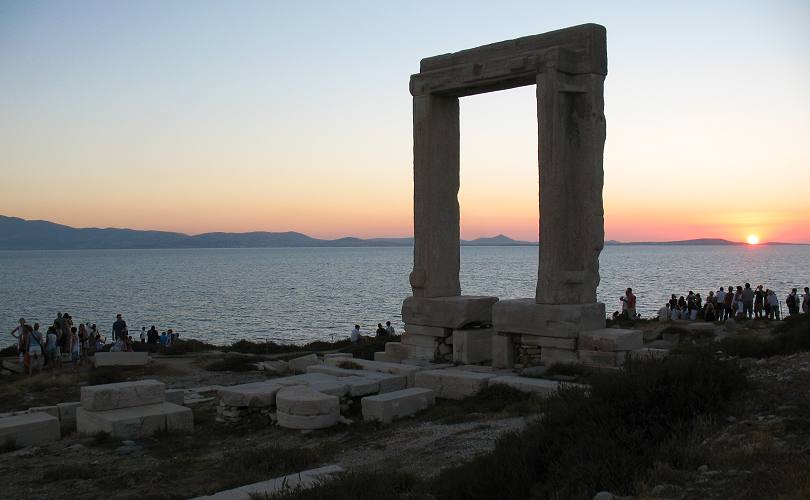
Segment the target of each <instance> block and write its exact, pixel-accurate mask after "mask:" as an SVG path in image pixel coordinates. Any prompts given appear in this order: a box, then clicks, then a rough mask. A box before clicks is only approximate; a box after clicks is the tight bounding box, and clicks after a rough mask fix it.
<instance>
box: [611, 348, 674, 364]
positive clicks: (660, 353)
mask: <svg viewBox="0 0 810 500" xmlns="http://www.w3.org/2000/svg"><path fill="white" fill-rule="evenodd" d="M628 354H629V355H630V356H632V357H634V358H637V359H664V358H666V357H667V356H668V355H669V349H656V348H654V347H642V348H641V349H635V350H633V351H630V352H629V353H628ZM620 361H621V362H624V359H621V360H620Z"/></svg>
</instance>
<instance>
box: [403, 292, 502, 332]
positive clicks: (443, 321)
mask: <svg viewBox="0 0 810 500" xmlns="http://www.w3.org/2000/svg"><path fill="white" fill-rule="evenodd" d="M496 302H498V298H497V297H475V296H463V295H457V296H452V297H413V296H412V297H408V298H407V299H405V302H404V303H403V304H402V319H403V320H404V321H405V323H406V324H407V325H427V326H434V327H442V328H464V327H467V326H470V325H491V324H492V305H493V304H495V303H496ZM405 330H406V331H408V327H407V326H406V327H405ZM411 333H416V332H415V331H413V330H411Z"/></svg>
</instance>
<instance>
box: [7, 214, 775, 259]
mask: <svg viewBox="0 0 810 500" xmlns="http://www.w3.org/2000/svg"><path fill="white" fill-rule="evenodd" d="M537 244H538V243H537V242H531V241H520V240H514V239H512V238H509V237H508V236H504V235H502V234H501V235H498V236H494V237H491V238H477V239H474V240H461V245H463V246H536V245H537ZM743 244H744V243H737V242H733V241H728V240H722V239H706V238H704V239H696V240H683V241H667V242H630V243H627V242H619V241H614V240H609V241H606V242H605V245H743ZM764 244H766V245H767V244H770V245H789V244H790V243H764ZM407 246H413V238H368V239H363V238H354V237H345V238H337V239H334V240H327V239H319V238H313V237H311V236H307V235H305V234H302V233H297V232H294V231H287V232H266V231H255V232H248V233H222V232H216V233H203V234H197V235H188V234H183V233H175V232H170V231H141V230H136V229H119V228H95V227H92V228H75V227H70V226H65V225H62V224H56V223H53V222H48V221H42V220H25V219H21V218H19V217H6V216H3V215H0V250H82V249H87V250H90V249H99V250H103V249H161V248H164V249H167V248H277V247H407Z"/></svg>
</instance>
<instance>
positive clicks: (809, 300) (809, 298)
mask: <svg viewBox="0 0 810 500" xmlns="http://www.w3.org/2000/svg"><path fill="white" fill-rule="evenodd" d="M802 312H803V313H804V314H810V287H807V286H806V287H804V295H802Z"/></svg>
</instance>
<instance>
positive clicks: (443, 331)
mask: <svg viewBox="0 0 810 500" xmlns="http://www.w3.org/2000/svg"><path fill="white" fill-rule="evenodd" d="M405 331H406V332H408V333H409V334H414V335H422V336H423V337H449V336H451V335H453V329H452V328H443V327H441V326H424V325H405Z"/></svg>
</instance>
